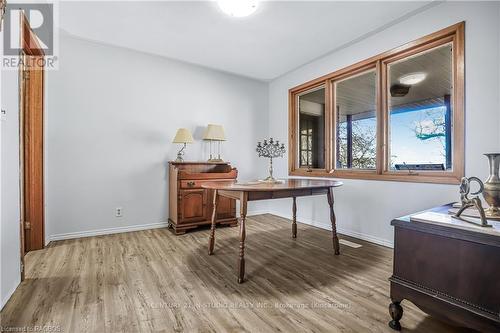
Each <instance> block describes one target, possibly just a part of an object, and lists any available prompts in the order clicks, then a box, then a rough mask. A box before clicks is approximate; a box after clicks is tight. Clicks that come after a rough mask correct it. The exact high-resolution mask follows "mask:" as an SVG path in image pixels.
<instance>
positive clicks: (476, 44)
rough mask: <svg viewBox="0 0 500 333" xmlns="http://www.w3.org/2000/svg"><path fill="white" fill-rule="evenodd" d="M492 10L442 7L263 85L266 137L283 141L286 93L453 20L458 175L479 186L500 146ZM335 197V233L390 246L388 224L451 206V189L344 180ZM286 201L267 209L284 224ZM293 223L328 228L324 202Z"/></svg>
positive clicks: (312, 201)
mask: <svg viewBox="0 0 500 333" xmlns="http://www.w3.org/2000/svg"><path fill="white" fill-rule="evenodd" d="M498 7H499V3H498V2H496V3H492V2H490V3H472V2H451V3H450V2H447V3H442V4H440V5H437V6H435V7H432V8H430V9H428V10H426V11H424V12H421V13H419V14H417V15H415V16H413V17H411V18H409V19H407V20H405V21H403V22H400V23H398V24H396V25H394V26H392V27H389V28H388V29H386V30H384V31H381V32H379V33H377V34H375V35H373V36H371V37H369V38H367V39H364V40H362V41H360V42H358V43H356V44H353V45H350V46H348V47H347V48H344V49H341V50H339V51H337V52H335V53H333V54H329V55H327V56H325V57H323V58H321V59H319V60H317V61H314V62H312V63H310V64H307V65H305V66H303V67H300V68H298V69H296V70H294V71H293V72H290V73H288V74H286V75H284V76H282V77H280V78H278V79H276V80H274V81H272V82H271V83H270V88H269V131H270V134H271V135H272V136H274V137H277V138H281V139H286V138H287V137H288V136H287V131H288V122H287V118H288V109H287V108H288V105H287V103H288V89H290V88H292V87H294V86H296V85H298V84H301V83H304V82H306V81H308V80H311V79H314V78H316V77H319V76H322V75H324V74H327V73H330V72H333V71H335V70H337V69H341V68H343V67H346V66H348V65H351V64H354V63H356V62H358V61H361V60H364V59H366V58H369V57H371V56H374V55H376V54H379V53H381V52H384V51H386V50H389V49H392V48H394V47H396V46H399V45H402V44H404V43H406V42H409V41H412V40H415V39H417V38H419V37H422V36H425V35H427V34H430V33H432V32H435V31H437V30H439V29H442V28H445V27H447V26H450V25H452V24H455V23H458V22H460V21H466V35H465V40H466V42H465V43H466V50H465V51H466V175H468V176H472V175H474V176H479V177H480V178H482V179H485V178H486V176H487V174H488V164H487V160H486V158H485V157H483V156H482V155H481V153H484V152H489V151H498V150H499V149H500V144H499V141H498V133H499V129H500V108H499V98H498V94H499V91H500V87H499V73H500V72H499V70H500V69H499V60H500V59H499V53H498V50H499V41H500V39H499V29H500V25H499V22H500V15H499V13H500V12H499V9H498ZM275 165H276V173H277V175H279V176H286V175H287V161H286V160H279V159H278V160H276V163H275ZM344 183H345V185H344V186H343V187H342V188H339V189H338V190H337V191H336V204H335V207H336V212H337V221H338V227H339V230H340V231H341V232H344V233H347V234H351V235H354V236H357V237H361V238H366V239H369V240H372V241H376V242H379V243H381V244H387V245H390V244H391V243H392V240H393V230H392V227H391V226H390V225H389V222H390V221H391V219H393V218H395V217H397V216H401V215H405V214H409V213H412V212H415V211H418V210H422V209H426V208H429V207H432V206H436V205H440V204H445V203H448V202H451V201H454V200H457V199H458V194H457V192H458V188H457V186H451V185H433V184H410V183H398V182H387V181H367V180H344ZM290 207H291V205H290V202H289V201H288V200H282V201H281V202H280V203H279V204H278V203H276V204H273V205H272V210H273V212H274V213H276V214H278V215H282V216H287V217H289V216H290V215H291V214H290ZM298 219H299V220H301V221H302V222H308V223H312V224H317V225H320V226H323V227H325V228H328V227H329V217H328V209H327V203H326V198H304V199H299V201H298Z"/></svg>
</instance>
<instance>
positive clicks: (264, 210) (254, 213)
mask: <svg viewBox="0 0 500 333" xmlns="http://www.w3.org/2000/svg"><path fill="white" fill-rule="evenodd" d="M263 214H269V211H268V210H266V209H260V210H252V211H249V212H247V216H255V215H263ZM236 216H238V214H236Z"/></svg>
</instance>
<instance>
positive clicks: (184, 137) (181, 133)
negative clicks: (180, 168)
mask: <svg viewBox="0 0 500 333" xmlns="http://www.w3.org/2000/svg"><path fill="white" fill-rule="evenodd" d="M172 143H182V144H183V146H182V148H181V149H180V150H179V151H178V152H177V159H176V160H175V161H176V162H184V159H183V158H182V155H184V149H186V144H188V143H193V136H192V135H191V132H190V131H189V130H188V129H187V128H179V129H178V130H177V133H176V134H175V138H174V140H173V141H172Z"/></svg>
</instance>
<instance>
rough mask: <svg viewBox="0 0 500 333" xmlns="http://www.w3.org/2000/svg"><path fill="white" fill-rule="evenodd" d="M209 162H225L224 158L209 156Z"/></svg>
mask: <svg viewBox="0 0 500 333" xmlns="http://www.w3.org/2000/svg"><path fill="white" fill-rule="evenodd" d="M207 162H210V163H221V162H224V161H223V160H222V158H209V159H208V161H207Z"/></svg>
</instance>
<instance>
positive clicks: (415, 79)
mask: <svg viewBox="0 0 500 333" xmlns="http://www.w3.org/2000/svg"><path fill="white" fill-rule="evenodd" d="M426 77H427V74H426V73H423V72H418V73H410V74H406V75H403V76H401V77H400V78H399V83H401V84H404V85H407V86H412V85H414V84H417V83H420V82H422V81H423V80H425V78H426Z"/></svg>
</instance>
